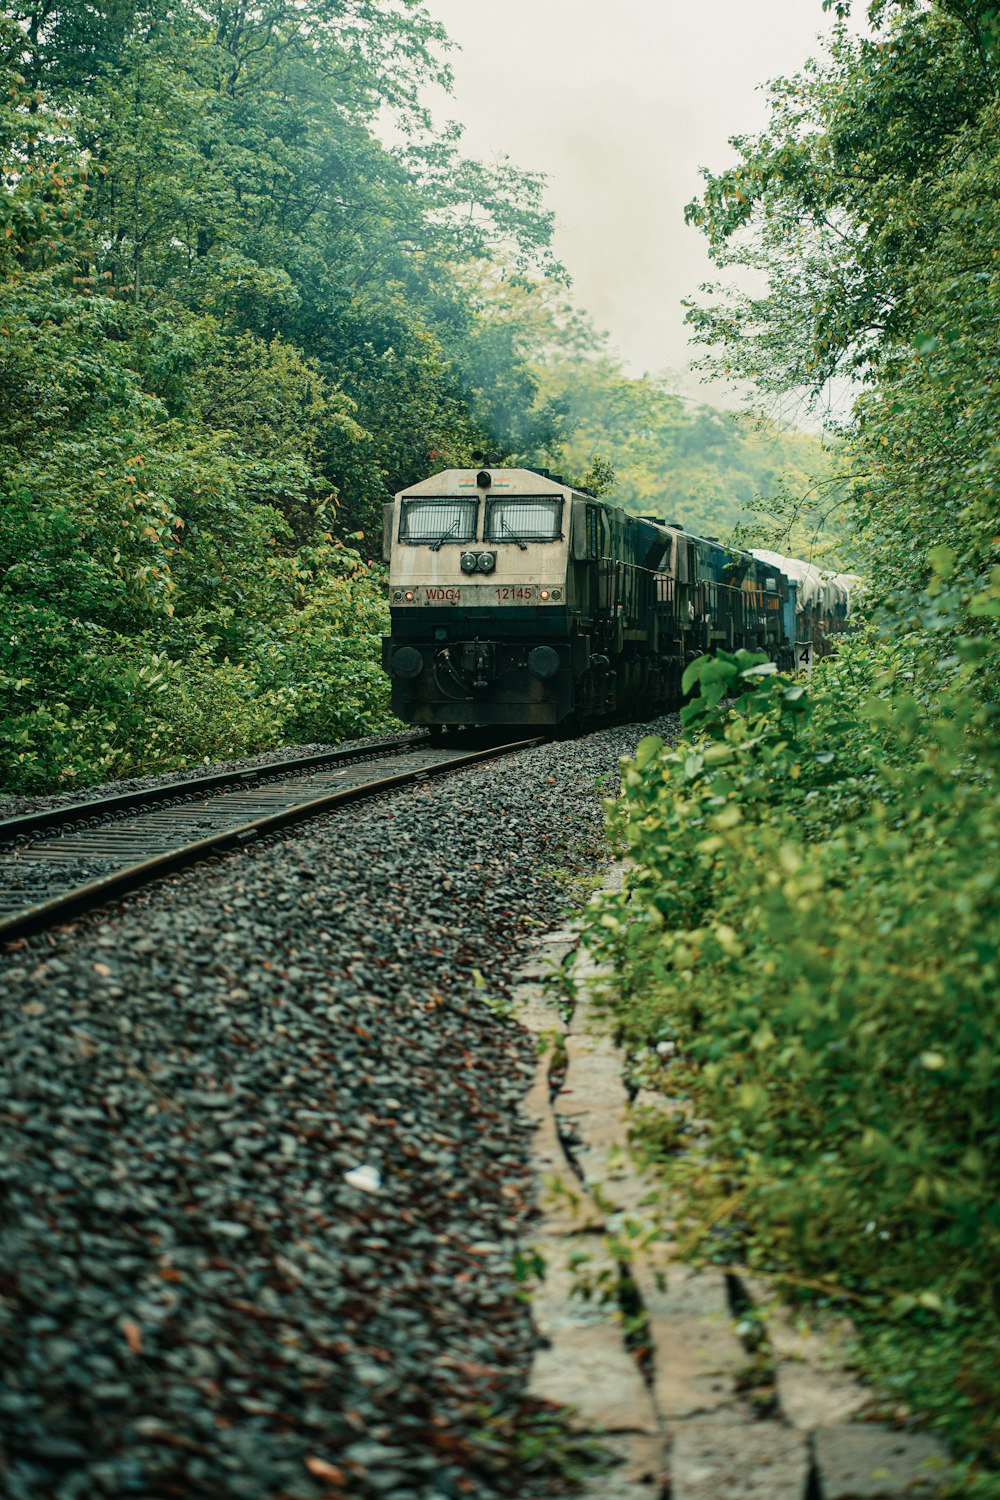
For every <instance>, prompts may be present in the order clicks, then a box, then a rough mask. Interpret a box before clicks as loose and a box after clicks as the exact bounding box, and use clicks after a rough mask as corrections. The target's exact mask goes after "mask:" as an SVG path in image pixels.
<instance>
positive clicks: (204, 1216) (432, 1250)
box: [0, 719, 675, 1500]
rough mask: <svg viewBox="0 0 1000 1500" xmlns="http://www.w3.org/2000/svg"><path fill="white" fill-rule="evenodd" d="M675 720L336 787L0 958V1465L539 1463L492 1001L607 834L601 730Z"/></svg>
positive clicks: (463, 1472)
mask: <svg viewBox="0 0 1000 1500" xmlns="http://www.w3.org/2000/svg"><path fill="white" fill-rule="evenodd" d="M674 728H675V721H674V720H671V719H667V720H660V721H658V722H657V724H656V725H654V726H629V727H627V728H622V727H618V728H614V729H609V730H604V731H601V732H599V733H596V734H592V735H589V736H586V737H584V738H582V739H579V740H574V741H563V742H559V743H553V744H549V745H544V746H539V747H537V748H535V749H533V750H530V751H527V752H524V753H522V754H521V755H519V756H518V757H517V759H516V760H499V761H496V762H493V763H487V764H485V765H483V766H480V767H476V768H474V769H472V770H470V771H464V772H461V773H458V774H456V775H454V776H450V777H445V778H442V779H440V780H438V781H436V782H434V783H431V784H429V785H425V786H419V785H418V786H416V787H413V788H410V789H407V790H405V791H402V792H398V793H395V794H393V795H392V796H386V797H383V798H381V799H378V800H377V801H373V802H369V803H365V804H359V805H357V806H356V807H351V808H349V809H346V810H342V811H341V812H339V813H338V814H337V815H335V816H333V817H330V818H327V819H325V820H322V821H318V822H316V823H312V824H308V825H305V826H304V827H302V828H301V829H299V830H297V831H296V832H295V833H294V834H287V835H282V836H280V837H275V838H273V839H271V840H267V841H264V842H262V843H260V844H255V845H254V846H252V847H251V848H250V849H248V850H246V851H245V852H243V853H240V854H238V855H232V856H227V857H225V858H223V859H220V860H217V861H215V862H214V863H212V864H210V865H205V866H202V867H200V868H199V869H198V870H196V871H193V872H190V873H188V874H186V875H184V876H182V877H177V878H174V879H172V880H171V881H168V882H164V883H163V884H161V885H159V886H157V887H155V888H151V889H150V890H148V891H146V892H145V893H143V894H142V895H140V896H138V897H136V898H133V899H132V900H131V901H129V902H128V903H127V904H126V905H125V906H124V907H123V908H119V909H118V910H117V911H115V912H113V913H112V914H110V915H109V914H108V913H104V914H102V916H101V918H100V919H99V920H94V919H90V920H88V921H82V922H80V923H78V924H76V925H75V926H74V927H72V928H69V929H64V930H63V931H62V932H61V933H60V934H59V935H57V936H56V937H55V938H52V937H41V938H37V939H33V940H31V941H30V942H28V943H26V944H25V943H22V944H20V945H18V947H17V948H16V949H15V950H14V951H11V952H9V953H8V954H7V955H5V956H3V957H0V994H2V995H3V997H4V1003H3V1006H2V1009H0V1031H2V1037H0V1454H2V1455H3V1456H2V1457H0V1493H3V1494H4V1495H5V1496H10V1497H12V1500H38V1497H40V1496H45V1497H46V1500H49V1497H51V1500H91V1497H93V1496H100V1495H137V1496H143V1497H149V1500H154V1497H167V1496H177V1495H183V1496H185V1497H192V1500H200V1497H205V1500H208V1497H211V1500H228V1497H240V1500H254V1497H261V1500H279V1497H280V1500H320V1497H326V1500H331V1497H336V1495H337V1494H338V1493H342V1494H343V1495H345V1496H346V1495H350V1497H351V1500H371V1497H374V1496H389V1497H391V1500H407V1497H410V1500H414V1497H416V1500H432V1497H433V1500H436V1497H441V1496H452V1497H459V1496H463V1495H474V1496H475V1497H476V1500H500V1497H514V1496H517V1497H524V1500H527V1497H530V1496H535V1495H544V1494H546V1493H548V1492H549V1489H550V1485H549V1476H548V1475H547V1471H546V1464H547V1461H548V1460H547V1453H546V1450H547V1446H548V1445H547V1444H544V1443H542V1444H536V1445H534V1446H532V1445H529V1444H525V1443H519V1442H518V1441H517V1434H518V1433H524V1432H526V1431H528V1430H529V1429H530V1425H531V1423H532V1422H533V1421H534V1420H536V1419H537V1417H538V1408H537V1405H533V1404H532V1402H530V1401H529V1399H528V1397H527V1395H526V1382H527V1374H528V1369H529V1363H530V1359H531V1353H532V1346H533V1341H534V1334H533V1330H532V1327H531V1322H530V1318H529V1314H528V1310H527V1308H526V1306H525V1304H524V1302H523V1301H522V1300H521V1299H520V1296H519V1290H520V1289H519V1287H518V1284H517V1282H516V1280H515V1277H514V1275H513V1267H512V1254H513V1249H514V1245H515V1241H516V1238H517V1236H518V1235H519V1234H520V1233H521V1231H522V1229H523V1228H524V1227H525V1221H526V1219H527V1217H528V1215H529V1214H530V1213H531V1211H532V1192H533V1179H532V1173H531V1166H530V1158H529V1145H530V1138H531V1131H530V1127H529V1125H528V1123H527V1121H526V1120H525V1119H524V1118H523V1117H522V1116H521V1114H520V1112H519V1109H518V1105H519V1101H520V1097H521V1095H522V1094H523V1092H524V1090H525V1089H526V1088H527V1086H528V1085H529V1083H530V1080H531V1076H532V1071H533V1061H534V1059H533V1044H532V1041H531V1038H530V1037H529V1036H528V1035H527V1034H526V1033H525V1032H523V1031H522V1030H521V1028H520V1027H519V1026H518V1025H517V1024H516V1023H515V1022H513V1021H512V1020H510V1019H509V1018H505V1017H504V1016H503V1015H502V1014H499V1013H498V1011H497V1010H496V1009H491V1008H490V1006H489V1005H488V1004H487V1003H486V998H491V999H503V998H504V997H505V994H506V988H505V986H506V983H507V979H508V976H509V974H510V971H511V969H512V967H514V965H515V963H516V961H517V958H518V950H519V947H520V946H521V945H522V943H523V942H524V941H525V939H527V938H529V937H531V936H535V935H537V934H538V933H539V932H540V931H542V930H544V929H546V928H550V927H554V926H557V925H558V924H559V922H560V920H561V919H562V917H563V915H564V909H565V904H566V896H565V891H564V887H563V886H561V885H560V879H561V878H562V877H561V876H560V875H559V874H558V873H557V872H586V873H589V872H590V871H591V870H592V869H593V867H594V864H595V862H596V861H597V860H599V859H601V858H603V855H604V847H603V836H602V824H603V813H602V810H601V802H602V799H603V797H604V796H605V795H607V784H606V778H607V777H608V773H609V772H610V773H611V775H612V778H613V775H614V773H615V771H616V769H617V762H618V757H619V755H620V754H622V753H626V752H629V751H631V749H632V748H633V747H634V745H635V743H636V741H637V740H638V739H639V738H640V737H641V736H642V735H643V734H645V733H648V732H650V730H651V729H655V730H656V731H657V732H660V733H665V734H670V733H672V732H674ZM598 777H601V778H603V780H602V784H600V785H598V782H597V778H598ZM282 896H286V897H288V898H289V899H287V900H284V901H282V900H281V899H279V898H281V897H282ZM111 978H113V983H110V982H109V979H111ZM360 1164H364V1165H366V1166H368V1167H370V1168H371V1169H373V1171H374V1172H377V1173H378V1176H379V1180H380V1188H379V1191H378V1192H365V1191H359V1190H358V1189H356V1188H352V1187H351V1186H349V1184H348V1183H347V1182H346V1181H345V1174H346V1173H350V1172H351V1171H352V1170H353V1169H355V1168H356V1167H358V1166H359V1165H360ZM543 1415H544V1417H545V1421H546V1422H548V1421H550V1419H551V1413H544V1414H543ZM536 1450H541V1451H538V1452H537V1456H535V1457H532V1456H531V1455H532V1453H535V1452H536ZM338 1472H339V1473H340V1474H341V1475H342V1476H343V1482H342V1483H341V1481H340V1480H336V1481H335V1480H334V1478H331V1475H335V1474H336V1473H338Z"/></svg>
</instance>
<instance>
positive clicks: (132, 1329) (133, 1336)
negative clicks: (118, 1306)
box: [122, 1318, 142, 1354]
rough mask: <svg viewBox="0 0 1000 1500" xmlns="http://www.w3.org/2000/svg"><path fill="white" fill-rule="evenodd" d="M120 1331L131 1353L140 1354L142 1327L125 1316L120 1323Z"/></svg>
mask: <svg viewBox="0 0 1000 1500" xmlns="http://www.w3.org/2000/svg"><path fill="white" fill-rule="evenodd" d="M122 1333H123V1334H124V1335H125V1342H126V1344H128V1346H129V1348H130V1349H131V1351H132V1353H133V1354H141V1353H142V1329H141V1328H140V1327H139V1325H138V1323H132V1322H131V1321H130V1320H129V1319H128V1318H126V1319H125V1321H124V1323H123V1324H122Z"/></svg>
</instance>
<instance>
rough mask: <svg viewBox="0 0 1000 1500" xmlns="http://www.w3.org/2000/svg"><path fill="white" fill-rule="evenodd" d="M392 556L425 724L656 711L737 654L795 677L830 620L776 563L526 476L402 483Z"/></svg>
mask: <svg viewBox="0 0 1000 1500" xmlns="http://www.w3.org/2000/svg"><path fill="white" fill-rule="evenodd" d="M383 556H384V558H385V560H386V561H387V562H388V564H389V604H390V614H391V634H390V635H388V636H386V637H385V638H384V639H383V643H382V664H383V667H384V669H385V670H386V672H387V673H388V674H389V677H390V679H391V682H392V707H393V712H394V713H395V714H396V715H397V717H398V718H400V719H402V720H403V721H404V722H405V723H408V724H415V725H424V726H427V727H428V728H429V729H430V730H431V731H432V732H440V731H442V730H444V729H446V728H456V727H459V726H464V725H511V726H514V725H523V726H548V727H552V726H555V725H559V724H570V723H578V722H580V723H582V722H587V721H592V720H600V719H604V718H609V717H611V716H615V715H623V714H637V713H639V712H641V713H642V715H643V716H647V715H652V714H655V713H656V712H658V711H662V710H666V709H668V708H671V707H675V706H676V705H677V704H678V703H679V702H680V700H681V677H682V675H683V672H684V668H685V666H686V665H687V663H688V662H689V661H692V660H693V659H694V658H695V657H697V656H701V655H703V654H704V653H705V652H710V651H713V650H716V649H717V648H718V647H723V648H725V649H727V650H735V649H738V648H739V647H741V646H742V647H746V648H748V649H752V650H763V651H766V652H767V654H768V656H769V657H770V658H771V659H772V660H773V661H775V662H776V663H777V665H778V666H779V668H788V669H791V668H792V667H793V665H794V663H795V645H796V642H797V641H806V640H813V638H814V636H816V637H817V638H820V637H822V638H824V639H825V634H826V633H827V632H828V629H829V627H830V624H831V621H832V616H831V620H826V619H825V618H824V622H823V624H822V626H821V625H820V624H819V623H818V617H817V620H811V619H809V618H808V607H803V601H802V600H801V599H800V598H799V594H800V580H799V579H797V578H795V577H792V576H789V573H788V572H787V571H785V570H784V569H783V568H782V567H781V566H780V565H779V560H775V558H774V554H770V553H767V554H761V555H756V556H755V555H753V554H751V553H749V552H741V551H737V550H735V549H733V548H731V547H726V546H724V545H722V544H720V543H719V542H718V541H716V540H713V539H710V538H705V537H698V536H693V535H691V534H690V533H689V532H687V531H685V530H684V528H683V527H682V526H679V525H676V524H674V523H670V522H667V521H664V520H661V519H659V518H654V517H651V516H643V517H640V516H632V515H630V514H628V513H627V512H626V511H624V510H622V509H621V508H620V507H618V506H615V505H613V504H611V503H608V502H607V501H605V500H599V499H597V498H595V497H594V496H593V495H589V494H587V493H586V492H585V491H583V490H579V489H574V488H573V487H572V486H571V485H567V484H565V483H563V482H562V481H561V480H559V479H558V478H556V477H554V476H551V475H549V474H546V473H544V472H540V471H535V470H533V469H499V468H483V469H480V470H478V471H476V470H473V469H448V470H445V471H444V472H443V473H440V474H435V475H434V476H433V477H432V478H430V479H425V480H423V481H422V482H421V483H419V484H415V485H411V486H410V487H409V488H407V489H405V490H402V491H400V493H399V494H397V495H396V497H395V499H394V500H393V501H392V502H391V503H388V504H387V505H386V506H385V508H384V514H383ZM827 592H828V593H829V591H827ZM842 592H843V593H844V597H843V601H842V608H841V605H840V604H839V603H837V604H836V606H835V607H834V608H833V611H832V615H833V616H836V615H838V612H839V614H846V607H847V599H846V592H845V591H843V590H842ZM832 597H833V596H832V595H831V596H830V598H827V596H826V595H824V600H823V603H824V606H825V605H826V604H829V603H830V599H832ZM814 613H815V609H814Z"/></svg>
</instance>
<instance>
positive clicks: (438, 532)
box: [399, 495, 479, 547]
mask: <svg viewBox="0 0 1000 1500" xmlns="http://www.w3.org/2000/svg"><path fill="white" fill-rule="evenodd" d="M478 510H479V501H478V500H470V499H469V498H468V496H466V495H455V496H451V495H441V496H435V497H434V498H433V499H430V500H404V501H403V503H402V506H401V507H400V512H399V540H400V541H401V542H408V543H409V544H410V546H411V547H426V546H431V547H443V546H446V545H447V546H450V545H451V544H452V543H453V542H473V541H475V539H476V515H477V512H478Z"/></svg>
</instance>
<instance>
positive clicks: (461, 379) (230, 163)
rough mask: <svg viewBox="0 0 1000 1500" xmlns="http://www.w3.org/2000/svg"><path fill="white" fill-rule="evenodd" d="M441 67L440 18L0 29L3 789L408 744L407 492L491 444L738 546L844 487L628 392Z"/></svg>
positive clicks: (533, 186) (814, 533) (712, 418)
mask: <svg viewBox="0 0 1000 1500" xmlns="http://www.w3.org/2000/svg"><path fill="white" fill-rule="evenodd" d="M445 42H446V39H445V37H444V36H443V34H442V32H441V30H440V28H439V27H438V26H437V25H435V24H434V23H433V22H432V21H431V20H430V19H428V17H427V15H426V13H425V12H424V11H423V9H422V8H421V7H419V6H417V5H415V4H413V3H410V0H398V3H395V4H384V5H383V4H379V5H373V4H367V3H365V4H350V5H348V4H342V3H339V0H338V3H332V0H309V3H305V4H303V3H301V0H262V3H260V4H256V5H253V6H250V5H247V4H244V3H242V0H210V3H208V4H195V3H193V0H151V3H148V4H139V3H129V0H104V3H100V4H94V5H88V6H86V7H81V6H78V5H76V4H72V3H69V4H67V3H60V0H37V3H32V4H27V5H20V6H13V7H8V9H7V11H6V13H5V16H4V17H3V18H2V19H0V72H2V78H0V85H2V87H0V173H2V183H3V191H2V193H0V231H2V232H0V504H2V509H3V526H2V529H0V763H2V784H3V788H4V790H6V791H11V790H36V789H47V788H49V787H60V786H67V785H72V784H74V783H76V784H83V783H86V782H93V781H99V780H106V779H108V778H110V777H113V776H120V775H125V774H128V773H130V772H131V773H134V772H136V771H149V770H154V769H160V768H167V767H172V766H176V765H179V764H183V763H187V762H190V761H193V760H198V759H202V758H205V757H211V756H218V755H223V754H239V753H246V752H249V751H252V750H256V749H259V748H264V747H268V746H272V745H278V744H282V743H286V742H296V741H298V742H305V741H316V740H323V741H327V740H336V739H338V738H342V737H344V736H345V735H349V734H357V733H363V732H364V731H366V730H368V729H372V728H375V727H377V726H379V725H381V724H383V723H384V722H385V721H386V715H387V710H386V706H385V704H386V697H385V691H384V687H383V682H382V678H381V673H380V672H379V669H378V667H377V658H378V647H377V637H378V634H379V632H380V630H381V628H382V624H383V603H382V592H381V588H380V576H379V569H378V566H377V565H373V564H372V562H371V558H372V555H373V553H374V552H375V550H376V549H375V545H374V535H375V529H376V520H377V517H378V515H379V508H380V505H381V502H382V500H383V499H384V498H385V497H386V496H387V495H388V494H391V493H392V492H393V491H394V490H395V489H397V488H399V487H400V486H402V485H404V484H407V483H411V482H413V481H414V480H416V479H418V478H421V477H424V476H425V475H426V474H427V473H429V472H432V471H433V469H434V468H435V467H444V466H445V465H447V464H455V463H463V462H467V461H468V460H469V458H470V455H471V454H472V453H473V452H475V451H485V452H487V453H488V454H489V455H490V457H491V459H492V460H493V461H494V462H503V461H509V462H527V463H530V464H535V465H539V466H544V467H550V468H552V469H555V470H557V471H560V472H562V471H565V473H566V474H567V475H568V476H569V477H571V478H573V479H576V480H578V481H579V480H582V479H584V478H585V477H587V475H588V474H590V473H591V470H592V467H593V463H594V460H595V457H596V458H598V459H599V460H600V461H601V462H602V464H603V468H602V469H601V470H600V471H599V472H600V473H602V474H603V475H604V477H605V479H607V475H608V465H609V464H610V465H611V467H612V468H613V469H614V470H615V471H616V474H617V481H618V483H617V493H618V495H619V497H620V499H621V500H622V502H623V503H625V504H626V505H629V506H631V507H634V508H635V509H637V510H640V511H655V513H656V514H663V513H664V512H665V511H669V512H670V513H671V515H672V516H676V517H677V518H679V519H682V520H683V521H684V522H685V523H686V524H687V525H689V526H690V527H692V528H701V529H703V530H707V531H710V532H713V533H715V532H722V531H728V530H729V529H730V528H731V527H732V526H733V525H734V524H735V523H736V522H738V521H739V520H740V519H741V517H742V516H743V515H744V511H745V506H746V505H748V504H749V503H751V502H753V501H754V499H755V496H756V495H758V494H759V493H763V494H765V495H767V494H769V493H771V492H772V491H773V492H775V493H777V492H778V491H779V489H780V488H781V476H782V474H784V475H785V476H786V478H787V476H789V475H790V476H791V478H790V480H789V481H788V482H790V483H791V485H792V487H793V489H795V490H796V491H803V490H805V489H807V488H808V484H809V476H810V474H811V472H812V471H813V470H814V469H815V467H816V466H817V465H819V466H820V467H823V466H826V467H829V466H830V465H832V463H833V459H832V458H831V457H830V456H829V455H827V454H826V453H824V452H823V451H822V445H821V444H820V442H819V440H818V439H817V438H815V437H810V436H804V435H797V434H793V433H785V432H781V431H779V430H778V429H777V428H775V427H773V426H770V425H768V424H764V427H763V428H761V427H757V428H746V427H741V426H740V425H739V424H738V423H737V421H736V419H734V418H733V417H731V416H728V415H725V414H722V413H719V412H716V411H712V410H709V409H698V408H695V407H691V406H690V405H687V404H685V403H684V402H682V401H681V400H680V399H679V398H678V397H677V396H675V395H673V394H672V393H671V392H670V391H669V390H668V389H667V388H666V387H665V386H664V385H663V383H662V382H661V381H658V380H657V379H655V378H644V379H635V378H631V377H629V376H628V375H626V374H625V372H624V371H623V370H622V368H621V366H620V364H619V363H618V361H617V360H616V359H615V357H614V356H613V354H612V353H611V352H610V350H609V349H608V347H607V343H606V340H605V339H604V338H603V337H602V336H601V335H599V334H598V333H597V332H596V331H595V330H594V329H593V328H592V327H591V326H590V325H589V324H588V322H587V320H586V318H585V317H584V316H582V315H581V314H580V313H579V312H577V311H575V310H574V309H573V308H572V306H571V304H570V302H569V301H568V299H567V294H566V288H565V277H564V273H563V272H562V270H561V268H560V267H559V266H558V265H556V264H555V262H554V261H553V258H552V254H551V250H550V246H549V241H550V232H551V223H550V219H549V216H548V214H547V213H546V212H545V210H544V207H543V204H542V184H541V182H540V181H539V180H538V179H537V178H533V177H531V176H529V175H526V174H524V173H521V172H517V171H515V170H513V169H512V168H510V167H507V166H504V167H501V168H498V169H487V168H485V167H483V166H481V165H479V164H477V163H475V162H472V161H469V160H467V159H465V158H464V157H463V155H462V153H461V143H460V141H459V140H458V139H457V138H456V133H455V131H454V130H453V129H452V128H451V127H441V128H438V127H436V125H435V123H434V122H433V121H432V120H431V119H429V118H428V117H427V114H426V112H425V110H424V108H423V106H422V103H421V99H422V97H423V93H424V92H425V90H426V88H427V86H428V85H430V84H431V83H432V82H434V81H442V80H444V81H447V76H448V74H447V67H446V64H445V62H444V60H443V59H444V58H445V56H446V50H445ZM387 121H388V122H390V124H391V129H389V128H388V127H387ZM390 138H391V140H392V141H393V142H394V144H392V145H391V146H390V145H387V144H386V140H388V139H390ZM797 540H798V541H799V543H800V544H801V545H802V546H803V547H807V546H808V547H811V548H815V547H816V546H817V545H818V544H819V543H824V544H828V543H829V541H830V534H829V528H828V527H827V526H826V525H825V523H823V524H820V525H818V526H813V527H811V528H810V526H808V525H807V526H805V527H802V526H800V527H799V530H798V533H797Z"/></svg>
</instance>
